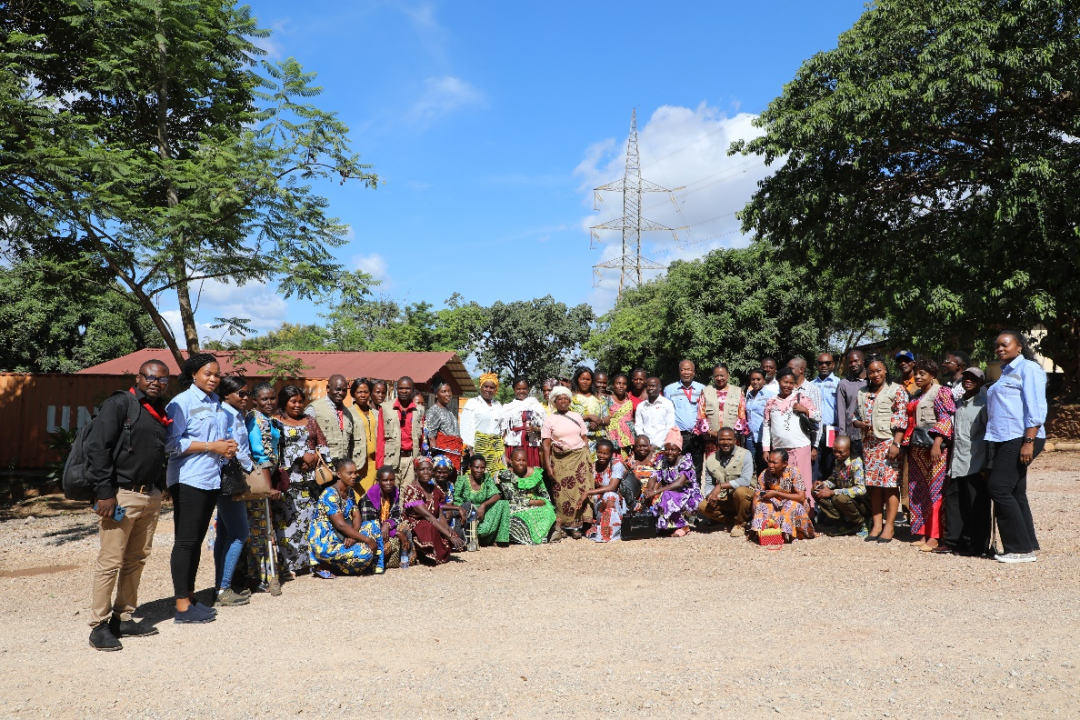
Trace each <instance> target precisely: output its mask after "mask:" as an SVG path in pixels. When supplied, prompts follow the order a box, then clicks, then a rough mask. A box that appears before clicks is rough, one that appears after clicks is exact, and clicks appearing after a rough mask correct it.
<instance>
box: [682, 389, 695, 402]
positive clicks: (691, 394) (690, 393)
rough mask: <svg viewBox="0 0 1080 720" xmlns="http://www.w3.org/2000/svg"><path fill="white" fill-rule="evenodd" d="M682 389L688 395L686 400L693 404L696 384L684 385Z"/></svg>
mask: <svg viewBox="0 0 1080 720" xmlns="http://www.w3.org/2000/svg"><path fill="white" fill-rule="evenodd" d="M682 391H683V394H685V395H686V402H688V403H690V404H691V405H693V404H694V386H693V385H691V386H690V387H684V388H683V389H682Z"/></svg>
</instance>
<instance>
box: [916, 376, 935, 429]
mask: <svg viewBox="0 0 1080 720" xmlns="http://www.w3.org/2000/svg"><path fill="white" fill-rule="evenodd" d="M939 390H941V386H940V385H938V384H937V383H936V382H935V383H934V384H933V385H931V386H930V389H929V390H927V391H926V392H924V393H923V395H922V397H921V398H919V404H918V405H916V406H915V427H921V428H923V429H924V430H929V429H930V428H932V427H933V426H934V425H935V424H937V413H935V412H934V402H935V401H936V400H937V394H938V391H939Z"/></svg>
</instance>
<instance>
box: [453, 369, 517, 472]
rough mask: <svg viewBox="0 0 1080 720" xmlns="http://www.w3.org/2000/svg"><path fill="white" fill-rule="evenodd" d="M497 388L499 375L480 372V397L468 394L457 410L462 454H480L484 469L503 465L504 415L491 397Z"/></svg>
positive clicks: (497, 469) (496, 469)
mask: <svg viewBox="0 0 1080 720" xmlns="http://www.w3.org/2000/svg"><path fill="white" fill-rule="evenodd" d="M498 391H499V376H498V375H496V374H495V373H484V374H483V375H481V376H480V397H474V398H470V399H469V401H468V402H467V403H465V407H464V408H463V409H462V411H461V441H462V442H463V443H464V444H465V456H466V457H467V456H468V455H470V454H472V453H477V454H479V455H483V456H484V459H485V460H486V461H487V467H488V472H490V473H497V472H498V471H499V470H502V469H504V468H505V467H506V463H505V462H504V457H503V456H504V455H505V453H506V446H505V445H504V444H503V434H504V433H505V431H506V416H505V413H504V412H503V406H502V403H500V402H499V401H498V400H496V399H495V393H497V392H498Z"/></svg>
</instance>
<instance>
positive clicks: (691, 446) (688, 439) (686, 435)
mask: <svg viewBox="0 0 1080 720" xmlns="http://www.w3.org/2000/svg"><path fill="white" fill-rule="evenodd" d="M679 434H680V435H682V451H683V453H684V454H685V453H690V457H691V459H693V461H694V472H696V473H697V477H698V482H699V483H700V482H701V466H702V465H703V464H704V463H705V437H704V436H703V435H695V434H694V433H692V432H688V431H686V430H682V431H680V433H679Z"/></svg>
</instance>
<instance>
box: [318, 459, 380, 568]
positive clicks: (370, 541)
mask: <svg viewBox="0 0 1080 720" xmlns="http://www.w3.org/2000/svg"><path fill="white" fill-rule="evenodd" d="M334 471H335V474H336V475H337V481H336V482H335V483H334V484H333V485H331V486H330V487H328V488H326V489H325V490H323V493H322V495H321V496H320V497H319V503H318V505H317V506H316V508H315V518H314V519H313V520H312V521H311V525H310V526H309V528H308V543H309V544H310V545H311V551H310V552H311V564H312V565H318V566H319V569H318V570H316V571H315V576H316V577H321V578H325V579H327V580H329V579H330V578H332V577H334V575H360V574H361V573H364V572H365V571H367V570H370V569H371V568H372V566H373V564H374V560H375V553H376V551H377V550H378V548H379V537H380V535H379V523H378V521H375V520H368V521H367V522H363V523H359V528H357V527H353V518H354V516H355V514H356V512H357V509H356V501H355V500H354V499H353V497H354V493H353V488H355V487H356V480H357V477H356V476H357V472H356V463H354V462H353V461H352V460H338V461H337V462H336V463H335V464H334Z"/></svg>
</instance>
